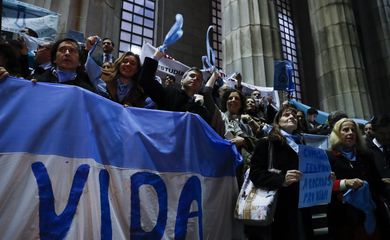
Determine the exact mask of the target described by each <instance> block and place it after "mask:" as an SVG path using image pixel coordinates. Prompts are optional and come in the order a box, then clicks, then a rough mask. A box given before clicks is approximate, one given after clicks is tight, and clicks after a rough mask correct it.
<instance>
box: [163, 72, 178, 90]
mask: <svg viewBox="0 0 390 240" xmlns="http://www.w3.org/2000/svg"><path fill="white" fill-rule="evenodd" d="M175 81H176V79H175V77H174V76H172V75H166V76H165V78H164V86H165V87H174V86H175Z"/></svg>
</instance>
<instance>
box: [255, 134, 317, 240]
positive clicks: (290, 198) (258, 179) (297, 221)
mask: <svg viewBox="0 0 390 240" xmlns="http://www.w3.org/2000/svg"><path fill="white" fill-rule="evenodd" d="M272 144H273V168H275V169H278V170H281V172H280V173H275V172H269V171H268V146H269V141H268V139H265V138H264V139H260V140H259V142H258V143H257V145H256V148H255V150H254V153H253V156H252V159H251V167H250V179H251V181H252V182H253V184H254V185H255V186H256V187H263V188H267V189H279V196H278V202H277V205H276V206H277V207H276V212H275V218H274V222H273V223H272V226H271V227H272V239H277V240H278V239H290V240H291V239H300V235H301V234H305V235H306V239H311V237H312V227H311V214H310V208H302V209H298V200H299V182H298V183H293V184H291V185H290V186H288V187H283V186H282V185H283V182H284V178H285V175H286V172H287V170H293V169H298V166H299V164H298V155H297V153H296V152H295V151H294V150H292V149H291V147H290V146H289V145H288V144H287V143H282V142H280V141H272ZM302 228H303V229H304V230H302ZM299 229H301V231H300V230H299Z"/></svg>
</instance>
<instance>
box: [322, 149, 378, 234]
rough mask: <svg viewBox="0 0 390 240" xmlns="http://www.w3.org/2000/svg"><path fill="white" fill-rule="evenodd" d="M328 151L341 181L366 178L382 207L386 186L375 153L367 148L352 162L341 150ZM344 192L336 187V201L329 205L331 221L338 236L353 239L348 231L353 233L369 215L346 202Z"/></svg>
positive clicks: (334, 199)
mask: <svg viewBox="0 0 390 240" xmlns="http://www.w3.org/2000/svg"><path fill="white" fill-rule="evenodd" d="M327 154H328V158H329V161H330V165H331V167H332V171H333V172H334V173H335V174H336V178H337V180H339V179H352V178H359V179H361V180H366V181H367V182H368V184H369V187H370V191H371V195H372V198H373V200H374V202H375V203H376V204H377V207H380V200H379V196H380V195H381V194H382V193H383V192H384V185H383V183H382V182H381V179H380V178H379V174H378V172H377V170H376V168H375V165H374V162H373V159H372V155H370V154H369V153H368V152H364V151H362V152H357V153H356V160H355V161H350V160H349V159H347V158H346V157H344V156H343V155H342V154H341V153H340V152H338V151H328V152H327ZM343 194H344V192H340V191H338V190H337V189H334V190H333V194H332V200H331V202H330V204H329V206H328V224H329V231H330V233H331V234H332V235H333V236H334V237H335V238H336V239H346V240H348V239H353V237H352V236H351V235H348V234H351V233H352V234H353V232H354V231H357V230H356V229H359V228H361V226H363V223H364V219H365V214H364V213H363V211H361V210H359V209H357V208H355V207H353V206H352V205H350V204H344V203H342V198H343V196H342V195H343ZM379 209H380V208H377V210H379ZM363 234H364V232H363ZM362 239H365V238H362Z"/></svg>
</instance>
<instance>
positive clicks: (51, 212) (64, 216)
mask: <svg viewBox="0 0 390 240" xmlns="http://www.w3.org/2000/svg"><path fill="white" fill-rule="evenodd" d="M31 169H32V171H33V173H34V176H35V179H36V181H37V185H38V191H39V237H40V239H63V238H65V236H66V234H67V233H68V231H69V228H70V225H71V223H72V219H73V217H74V215H75V213H76V209H77V205H78V203H79V200H80V197H81V194H82V193H83V189H84V185H85V182H86V181H87V178H88V174H89V165H87V164H82V165H80V167H78V168H77V171H76V173H75V176H74V178H73V183H72V187H71V189H70V193H69V198H68V203H67V204H66V207H65V209H64V211H63V212H62V213H61V214H60V215H57V214H56V212H55V207H54V195H53V188H52V185H51V181H50V178H49V175H48V173H47V170H46V168H45V166H44V165H43V163H42V162H35V163H33V164H31Z"/></svg>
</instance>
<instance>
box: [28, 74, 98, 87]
mask: <svg viewBox="0 0 390 240" xmlns="http://www.w3.org/2000/svg"><path fill="white" fill-rule="evenodd" d="M36 79H37V81H38V82H50V83H59V82H58V79H57V77H56V76H55V75H54V74H53V70H52V69H48V70H46V71H45V72H44V73H43V74H41V75H40V76H38V77H37V78H36ZM63 84H68V85H75V86H79V87H81V88H84V89H86V90H89V91H91V92H96V89H95V87H94V86H93V85H92V83H91V82H90V80H89V78H88V75H87V74H86V73H85V72H82V71H79V72H78V73H77V76H76V78H75V79H74V80H71V81H67V82H64V83H63Z"/></svg>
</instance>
